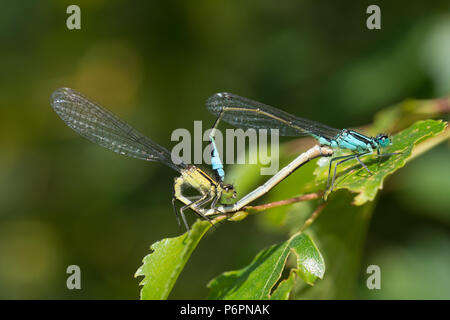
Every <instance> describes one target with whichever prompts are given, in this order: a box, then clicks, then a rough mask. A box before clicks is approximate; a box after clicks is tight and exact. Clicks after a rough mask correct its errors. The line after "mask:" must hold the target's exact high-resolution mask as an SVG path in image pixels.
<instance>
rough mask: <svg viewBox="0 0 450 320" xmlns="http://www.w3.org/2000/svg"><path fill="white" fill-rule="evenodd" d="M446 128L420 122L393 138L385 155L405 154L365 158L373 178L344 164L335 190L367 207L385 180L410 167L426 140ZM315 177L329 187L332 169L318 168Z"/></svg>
mask: <svg viewBox="0 0 450 320" xmlns="http://www.w3.org/2000/svg"><path fill="white" fill-rule="evenodd" d="M446 125H447V123H446V122H443V121H441V120H425V121H418V122H416V123H414V124H413V125H412V126H410V127H409V128H407V129H405V130H403V131H401V132H400V133H398V134H396V135H395V136H393V137H392V145H391V146H389V147H387V148H385V149H384V150H383V153H395V152H401V154H397V155H393V156H390V157H386V158H383V157H377V155H376V154H375V155H368V156H364V157H362V158H361V160H362V161H363V162H364V163H365V164H366V165H367V167H368V168H369V170H370V171H372V173H373V174H372V175H370V174H369V173H368V172H367V171H366V170H365V169H364V168H362V167H361V165H360V164H359V163H358V161H357V160H356V159H355V160H354V161H348V162H345V163H343V164H342V165H340V166H339V170H338V173H337V175H336V184H335V188H334V190H338V189H348V190H350V191H352V192H355V193H357V195H356V197H355V198H354V199H353V204H354V205H363V204H364V203H366V202H367V201H373V199H374V198H375V196H376V194H377V192H378V190H380V189H382V188H383V181H384V179H385V178H386V177H387V176H388V175H390V174H392V173H393V172H395V171H397V170H398V169H400V168H401V167H403V166H404V165H405V164H406V162H407V161H408V160H409V158H410V157H411V154H412V152H413V151H414V148H417V147H418V146H419V145H421V144H424V143H425V142H426V141H425V140H427V139H429V138H432V137H434V136H436V135H438V134H440V133H442V132H443V131H444V129H445V128H446ZM421 147H423V146H421ZM425 148H426V147H425ZM338 155H339V152H337V153H335V156H338ZM333 170H334V169H333ZM315 174H316V175H317V177H318V179H320V180H322V182H323V183H326V179H327V177H328V165H325V166H322V167H318V168H317V169H316V171H315ZM330 179H331V177H330Z"/></svg>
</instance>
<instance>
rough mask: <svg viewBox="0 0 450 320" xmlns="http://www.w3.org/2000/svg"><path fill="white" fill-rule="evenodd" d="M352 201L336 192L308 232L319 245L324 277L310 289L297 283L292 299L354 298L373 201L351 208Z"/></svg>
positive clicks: (349, 197)
mask: <svg viewBox="0 0 450 320" xmlns="http://www.w3.org/2000/svg"><path fill="white" fill-rule="evenodd" d="M352 198H353V196H352V194H351V193H350V192H348V191H347V190H341V191H339V192H337V193H336V195H335V196H333V197H332V198H330V200H328V201H327V205H326V206H325V207H324V209H323V211H322V213H321V214H320V216H319V217H318V218H317V219H316V221H314V223H313V224H312V225H311V226H310V227H309V228H308V232H309V233H311V234H313V235H314V236H315V239H317V242H318V244H319V245H320V252H321V254H322V255H323V258H324V260H325V261H326V264H327V273H326V274H325V276H324V278H323V280H321V281H318V282H317V283H316V284H315V285H314V286H313V287H311V286H307V285H305V284H304V283H302V282H301V281H297V283H296V284H295V287H294V290H293V292H292V293H291V298H293V299H354V298H355V292H356V289H357V280H358V277H359V275H360V272H361V258H362V254H363V250H364V242H365V239H366V234H367V229H368V227H369V223H370V220H371V217H372V213H373V210H374V208H375V205H376V201H372V202H368V203H366V204H365V205H362V206H353V205H351V200H352Z"/></svg>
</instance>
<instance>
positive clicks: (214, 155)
mask: <svg viewBox="0 0 450 320" xmlns="http://www.w3.org/2000/svg"><path fill="white" fill-rule="evenodd" d="M210 140H211V144H212V151H211V167H212V169H213V170H214V171H215V172H216V173H217V175H218V176H219V178H220V180H221V181H223V180H224V179H225V171H224V170H223V164H222V161H221V160H220V156H219V152H218V151H217V147H216V142H215V141H214V138H213V137H210Z"/></svg>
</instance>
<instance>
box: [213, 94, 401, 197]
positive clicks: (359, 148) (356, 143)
mask: <svg viewBox="0 0 450 320" xmlns="http://www.w3.org/2000/svg"><path fill="white" fill-rule="evenodd" d="M206 107H207V109H208V110H209V111H210V112H211V113H213V114H215V115H217V116H218V117H217V119H216V121H215V123H214V126H213V130H212V131H211V137H210V138H211V141H212V142H213V141H214V136H213V134H214V130H215V129H216V128H217V127H218V125H219V122H220V121H221V120H224V121H225V122H227V123H229V124H231V125H234V126H236V127H240V128H244V129H249V128H253V129H278V132H279V134H280V135H281V136H306V135H309V136H312V137H314V138H315V139H317V140H318V142H319V144H320V145H324V146H330V147H332V148H335V149H346V150H350V151H352V154H350V155H344V156H339V157H334V158H332V159H331V160H330V164H329V167H328V178H327V189H328V188H329V190H330V192H331V191H333V187H334V184H335V178H336V171H337V168H338V166H339V165H340V164H342V163H344V162H346V161H349V160H352V159H356V160H358V162H359V163H360V164H361V165H362V167H363V168H364V169H365V170H366V171H367V172H368V173H369V174H372V172H371V171H370V170H369V168H367V166H366V165H365V164H364V163H363V162H362V161H361V159H360V157H362V156H364V155H368V154H371V153H373V152H374V151H375V150H376V152H377V155H378V156H391V155H394V154H397V153H384V154H382V153H381V149H382V148H385V147H387V146H389V145H391V144H392V142H391V140H390V138H389V137H388V135H387V134H384V133H380V134H378V135H377V136H375V137H368V136H365V135H363V134H361V133H359V132H356V131H354V130H348V129H343V130H339V129H336V128H332V127H329V126H327V125H324V124H322V123H319V122H315V121H312V120H308V119H304V118H300V117H296V116H294V115H291V114H289V113H287V112H285V111H282V110H279V109H277V108H275V107H271V106H268V105H265V104H263V103H260V102H257V101H253V100H250V99H247V98H243V97H240V96H238V95H235V94H231V93H216V94H214V95H213V96H211V97H209V98H208V100H207V101H206ZM213 147H214V145H213ZM212 154H213V155H215V154H218V153H217V151H214V150H213V152H212ZM218 161H220V158H218V157H217V158H216V159H215V162H216V167H215V169H216V170H217V168H220V165H217V162H218ZM336 161H338V162H337V163H336V165H335V166H334V172H333V177H332V179H331V185H330V174H331V168H332V165H333V162H336ZM220 164H221V163H220Z"/></svg>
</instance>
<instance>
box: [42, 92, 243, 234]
mask: <svg viewBox="0 0 450 320" xmlns="http://www.w3.org/2000/svg"><path fill="white" fill-rule="evenodd" d="M51 105H52V107H53V109H54V110H55V112H56V113H57V114H58V116H59V117H60V118H61V119H62V120H63V121H64V122H65V123H66V124H67V125H68V126H69V127H70V128H72V129H73V130H75V131H76V132H77V133H79V134H80V135H81V136H83V137H85V138H87V139H89V140H91V141H92V142H95V143H97V144H99V145H101V146H102V147H105V148H108V149H110V150H112V151H114V152H117V153H120V154H123V155H126V156H129V157H133V158H137V159H141V160H146V161H158V162H161V163H164V164H166V165H168V166H169V167H171V168H172V169H174V170H176V171H178V172H179V173H181V176H179V177H177V178H175V182H174V189H173V195H172V205H173V208H174V211H175V214H176V217H177V222H178V224H179V225H181V223H180V218H179V215H178V212H177V210H176V208H175V200H178V201H180V202H182V203H183V204H184V206H183V207H181V208H180V211H179V214H180V215H181V218H182V219H183V223H184V225H185V226H186V229H187V230H189V225H188V223H187V222H186V217H185V215H184V211H185V210H186V209H188V208H190V209H192V210H194V212H195V213H197V214H198V215H199V216H200V217H202V218H204V219H208V220H209V218H207V217H206V216H205V215H204V214H203V213H202V208H203V207H204V206H206V205H207V204H208V203H211V206H210V207H211V208H212V209H214V208H215V206H216V204H217V202H218V201H219V200H220V199H221V197H222V196H224V198H234V197H235V196H236V192H235V190H234V187H233V186H232V185H230V184H223V183H222V182H221V181H217V180H216V179H214V178H213V177H211V176H210V175H208V174H207V173H206V172H204V171H203V170H201V169H199V168H197V167H196V166H194V165H188V164H186V163H184V162H183V161H182V160H181V159H180V158H178V157H177V156H175V155H171V154H170V152H169V151H168V150H167V149H166V148H164V147H162V146H160V145H159V144H157V143H155V142H153V141H152V140H150V139H149V138H147V137H145V136H144V135H142V134H141V133H139V132H138V131H137V130H135V129H134V128H133V127H131V126H130V125H128V124H127V123H125V122H124V121H122V120H120V119H119V118H117V117H116V116H115V115H114V114H112V113H111V112H110V111H108V110H106V109H104V108H103V107H101V106H100V105H99V104H97V103H95V102H93V101H91V100H89V99H88V98H86V97H84V96H83V95H81V94H80V93H78V92H76V91H75V90H73V89H69V88H61V89H57V90H56V91H55V92H53V94H52V96H51ZM185 187H192V188H193V189H195V190H197V191H198V192H199V193H200V196H197V197H195V198H192V197H188V196H185V195H184V194H183V190H184V188H185Z"/></svg>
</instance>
